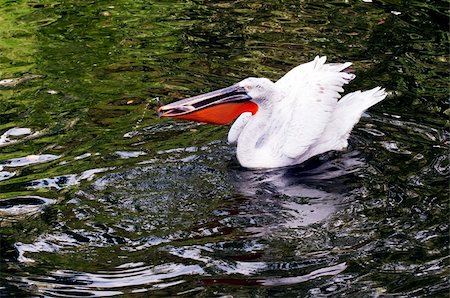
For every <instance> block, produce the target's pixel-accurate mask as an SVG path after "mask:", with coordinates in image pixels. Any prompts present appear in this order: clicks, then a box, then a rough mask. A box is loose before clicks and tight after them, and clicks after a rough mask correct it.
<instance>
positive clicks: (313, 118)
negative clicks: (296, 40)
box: [158, 56, 386, 168]
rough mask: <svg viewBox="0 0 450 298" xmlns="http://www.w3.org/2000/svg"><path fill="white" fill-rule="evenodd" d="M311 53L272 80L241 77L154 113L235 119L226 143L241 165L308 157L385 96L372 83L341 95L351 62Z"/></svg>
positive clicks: (331, 144)
mask: <svg viewBox="0 0 450 298" xmlns="http://www.w3.org/2000/svg"><path fill="white" fill-rule="evenodd" d="M325 62H326V57H319V56H317V57H316V58H315V59H314V60H313V61H311V62H308V63H305V64H301V65H299V66H297V67H295V68H293V69H292V70H291V71H289V72H288V73H286V74H285V75H284V76H283V77H282V78H281V79H279V80H278V81H276V82H275V83H274V82H272V81H270V80H269V79H266V78H254V77H250V78H246V79H244V80H242V81H240V82H239V83H237V84H234V85H232V86H230V87H226V88H223V89H220V90H216V91H212V92H209V93H206V94H202V95H198V96H194V97H191V98H187V99H184V100H180V101H177V102H174V103H170V104H167V105H164V106H161V107H159V109H158V114H159V116H160V117H174V118H178V119H184V120H191V121H198V122H205V123H210V124H220V125H225V124H229V123H231V122H232V121H233V120H235V119H236V118H237V119H236V121H235V122H234V123H233V125H232V126H231V128H230V131H229V133H228V142H229V143H230V144H237V149H236V155H237V159H238V161H239V163H240V164H241V165H242V166H243V167H247V168H278V167H285V166H291V165H295V164H299V163H302V162H304V161H306V160H307V159H309V158H311V157H312V156H315V155H318V154H321V153H324V152H327V151H331V150H343V149H345V148H346V147H347V140H348V138H349V135H350V132H351V130H352V128H353V126H354V125H355V124H356V123H358V121H359V119H360V118H361V115H362V113H363V112H364V111H365V110H367V109H368V108H370V107H371V106H373V105H375V104H376V103H378V102H380V101H382V100H383V99H384V98H385V97H386V92H385V89H383V88H381V87H375V88H373V89H371V90H367V91H356V92H352V93H349V94H346V95H345V96H343V97H342V98H341V95H340V93H342V92H343V91H344V89H343V88H342V87H343V86H344V85H345V84H347V83H349V82H350V81H351V80H352V79H354V78H355V75H354V74H352V73H350V71H349V69H350V68H349V67H350V65H351V64H352V63H350V62H346V63H325Z"/></svg>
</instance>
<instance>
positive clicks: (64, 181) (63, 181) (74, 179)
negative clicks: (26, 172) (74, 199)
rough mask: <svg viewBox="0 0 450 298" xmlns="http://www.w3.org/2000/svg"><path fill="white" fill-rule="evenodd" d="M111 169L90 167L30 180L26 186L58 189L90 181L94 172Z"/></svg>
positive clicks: (111, 168)
mask: <svg viewBox="0 0 450 298" xmlns="http://www.w3.org/2000/svg"><path fill="white" fill-rule="evenodd" d="M113 169H114V167H110V168H99V169H90V170H86V171H84V172H81V174H68V175H62V176H57V177H53V178H44V179H38V180H33V181H31V182H30V186H28V188H55V189H58V190H59V189H62V188H64V187H68V186H73V185H78V184H80V182H81V181H82V180H87V181H90V180H92V179H93V178H94V177H95V174H98V173H103V172H106V171H109V170H113Z"/></svg>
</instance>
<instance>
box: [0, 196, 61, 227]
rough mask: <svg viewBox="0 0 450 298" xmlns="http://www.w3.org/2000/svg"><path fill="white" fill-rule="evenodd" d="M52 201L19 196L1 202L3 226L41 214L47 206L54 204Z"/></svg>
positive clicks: (0, 211) (0, 209) (0, 210)
mask: <svg viewBox="0 0 450 298" xmlns="http://www.w3.org/2000/svg"><path fill="white" fill-rule="evenodd" d="M54 202H55V201H54V200H52V199H48V198H44V197H41V196H17V197H13V198H9V199H3V200H0V218H1V222H0V225H1V224H4V223H10V222H14V221H18V220H20V219H23V217H25V216H30V215H33V214H36V213H39V212H41V211H42V210H43V209H44V208H45V207H46V206H47V205H49V204H52V203H54Z"/></svg>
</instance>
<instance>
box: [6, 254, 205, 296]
mask: <svg viewBox="0 0 450 298" xmlns="http://www.w3.org/2000/svg"><path fill="white" fill-rule="evenodd" d="M204 273H205V272H204V270H203V269H202V268H201V267H200V266H198V265H183V264H176V263H167V264H162V265H157V266H144V265H143V263H142V262H139V263H129V264H122V265H120V266H118V267H116V268H115V270H111V271H99V272H96V273H87V272H77V271H69V270H57V271H54V272H52V273H50V274H49V275H48V276H43V277H39V278H32V277H20V278H18V279H17V280H14V281H15V282H17V285H18V286H20V285H21V284H27V285H33V286H34V287H36V288H37V291H36V292H37V293H39V294H44V295H52V296H53V295H56V296H60V297H74V296H86V295H89V296H94V297H100V296H114V295H121V294H125V293H126V292H129V291H122V290H121V288H126V287H133V288H134V289H135V290H134V291H135V293H136V292H146V291H149V290H157V289H164V288H167V287H171V286H174V285H178V284H181V283H184V282H185V280H184V279H182V277H183V276H189V275H203V274H204ZM137 287H140V288H137Z"/></svg>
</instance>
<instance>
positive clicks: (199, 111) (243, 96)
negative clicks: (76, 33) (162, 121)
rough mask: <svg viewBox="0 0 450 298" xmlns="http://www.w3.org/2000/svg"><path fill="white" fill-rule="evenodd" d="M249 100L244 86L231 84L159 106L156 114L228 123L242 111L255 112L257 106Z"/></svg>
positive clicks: (211, 122) (206, 121)
mask: <svg viewBox="0 0 450 298" xmlns="http://www.w3.org/2000/svg"><path fill="white" fill-rule="evenodd" d="M250 100H251V97H250V96H249V95H248V94H247V92H246V91H245V89H244V88H242V87H239V86H238V85H232V86H230V87H226V88H223V89H219V90H216V91H212V92H209V93H205V94H201V95H197V96H194V97H190V98H186V99H183V100H180V101H176V102H173V103H170V104H167V105H164V106H162V107H159V108H158V115H159V116H160V117H174V118H178V119H184V120H190V121H197V122H205V123H210V124H229V123H230V122H231V121H233V120H234V119H236V118H237V117H238V116H239V115H240V114H242V113H244V112H252V114H255V113H256V111H257V110H258V106H257V105H256V103H254V102H252V101H250Z"/></svg>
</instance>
